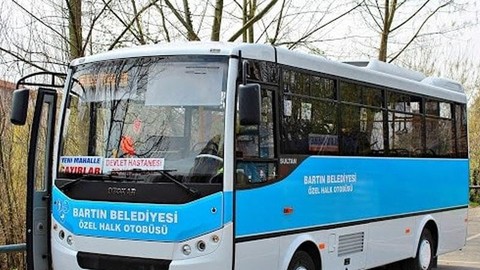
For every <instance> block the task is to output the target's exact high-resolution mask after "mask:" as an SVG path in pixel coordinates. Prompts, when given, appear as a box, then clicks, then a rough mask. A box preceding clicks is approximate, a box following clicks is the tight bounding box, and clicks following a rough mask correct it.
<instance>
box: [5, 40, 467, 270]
mask: <svg viewBox="0 0 480 270" xmlns="http://www.w3.org/2000/svg"><path fill="white" fill-rule="evenodd" d="M53 76H54V75H52V77H53ZM30 79H32V78H30ZM63 79H64V87H63V90H62V91H55V89H53V87H48V84H41V87H40V88H39V90H38V91H36V92H35V93H36V95H35V97H36V100H37V102H36V105H35V109H33V110H30V111H33V112H34V116H33V126H32V133H31V136H30V137H31V142H30V151H29V155H28V179H27V181H28V201H27V206H28V207H27V208H28V209H27V264H28V270H32V269H34V270H40V269H42V270H43V269H68V270H76V269H95V270H100V269H101V270H123V269H125V270H126V269H139V270H140V269H142V270H143V269H145V270H146V269H149V270H184V269H196V270H202V269H205V270H211V269H216V270H227V269H236V270H245V269H262V270H279V269H280V270H320V269H322V270H334V269H341V270H354V269H372V268H376V267H379V266H383V265H389V264H392V263H395V264H398V265H400V266H402V267H403V269H408V270H428V269H432V268H433V267H435V266H436V262H437V257H438V256H439V255H441V254H444V253H447V252H451V251H455V250H458V249H461V248H462V247H463V246H464V245H465V242H466V228H467V211H468V182H469V180H468V179H469V162H468V143H467V120H466V104H467V101H466V96H465V92H464V89H463V87H462V86H461V85H460V84H459V83H457V82H455V81H452V80H449V79H445V78H438V77H427V76H425V75H424V74H422V73H419V72H416V71H412V70H408V69H405V68H402V67H398V66H395V65H392V64H387V63H383V62H379V61H375V60H372V61H368V62H345V63H342V62H336V61H332V60H329V59H326V58H324V57H320V56H314V55H309V54H305V53H300V52H294V51H289V50H286V49H283V48H279V47H275V46H270V45H261V44H243V43H222V42H188V43H172V44H156V45H147V46H139V47H134V48H125V49H119V50H114V51H110V52H105V53H101V54H97V55H92V56H87V57H84V58H80V59H76V60H74V61H72V62H71V64H70V66H69V68H68V73H67V74H66V75H65V76H64V77H63ZM32 80H33V79H32ZM52 81H53V79H52ZM22 84H26V80H23V81H22V82H19V88H20V89H18V90H17V91H15V93H14V98H13V110H12V115H11V121H12V123H14V124H17V125H22V124H24V123H25V121H26V117H27V115H29V114H28V111H29V110H28V109H27V107H28V106H27V105H28V103H29V102H28V101H29V99H31V98H32V96H33V95H32V93H31V92H32V90H29V88H21V87H20V86H22ZM30 85H31V84H30ZM30 88H31V87H30ZM57 100H58V102H57ZM57 103H58V104H57Z"/></svg>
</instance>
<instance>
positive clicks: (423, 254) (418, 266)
mask: <svg viewBox="0 0 480 270" xmlns="http://www.w3.org/2000/svg"><path fill="white" fill-rule="evenodd" d="M434 241H435V240H433V237H432V233H431V232H430V230H428V229H423V231H422V235H421V236H420V241H419V243H418V247H417V256H416V257H415V258H413V259H408V260H406V261H405V262H404V264H403V269H404V270H431V269H432V268H433V265H434V262H435V242H434Z"/></svg>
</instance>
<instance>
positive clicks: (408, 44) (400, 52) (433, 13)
mask: <svg viewBox="0 0 480 270" xmlns="http://www.w3.org/2000/svg"><path fill="white" fill-rule="evenodd" d="M449 4H450V1H449V2H447V3H445V4H443V5H441V6H438V7H437V8H436V9H435V10H434V11H433V12H432V13H430V15H428V17H427V18H425V20H424V21H423V22H422V24H421V25H420V27H419V28H418V30H417V32H416V33H415V35H413V37H412V38H411V39H410V40H409V41H408V43H407V44H405V46H403V48H402V49H401V50H400V51H399V52H398V53H397V54H396V55H395V56H394V57H392V59H390V60H389V61H388V62H389V63H391V62H393V61H394V60H395V59H397V58H398V57H399V56H400V54H402V53H403V52H404V51H405V50H406V49H407V48H408V46H410V44H412V42H413V41H414V40H415V39H416V38H417V37H418V35H419V33H420V31H421V30H422V28H423V27H424V26H425V24H426V23H427V22H428V20H430V18H432V17H433V15H435V13H437V12H438V11H439V10H440V9H442V8H444V7H446V6H448V5H449Z"/></svg>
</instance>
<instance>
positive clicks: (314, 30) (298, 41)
mask: <svg viewBox="0 0 480 270" xmlns="http://www.w3.org/2000/svg"><path fill="white" fill-rule="evenodd" d="M363 3H364V1H362V2H360V3H359V4H357V5H356V6H354V7H353V8H351V9H349V10H347V11H346V12H344V13H342V14H340V15H339V16H337V17H336V18H333V19H332V20H330V21H328V22H327V23H325V24H323V25H320V26H319V27H317V28H315V29H313V30H312V31H310V33H308V34H306V35H305V36H303V37H301V38H299V39H298V40H297V41H296V42H294V43H293V44H292V45H290V46H289V47H288V48H289V49H293V48H294V47H295V46H296V45H297V44H299V43H301V42H303V41H304V40H305V39H307V38H308V37H310V36H311V35H313V34H314V33H316V32H318V31H319V30H321V29H322V28H324V27H326V26H328V25H329V24H332V23H333V22H335V21H337V20H339V19H340V18H342V17H344V16H346V15H347V14H349V13H350V12H352V11H354V10H355V9H357V8H358V7H360V6H361V5H363Z"/></svg>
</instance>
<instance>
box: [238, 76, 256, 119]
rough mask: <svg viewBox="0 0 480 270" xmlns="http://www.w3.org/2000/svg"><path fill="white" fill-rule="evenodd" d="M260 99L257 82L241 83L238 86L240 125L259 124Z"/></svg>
mask: <svg viewBox="0 0 480 270" xmlns="http://www.w3.org/2000/svg"><path fill="white" fill-rule="evenodd" d="M260 100H261V97H260V85H259V84H245V85H244V84H241V85H239V86H238V114H239V117H240V125H242V126H250V125H260V108H261V106H260Z"/></svg>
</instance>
